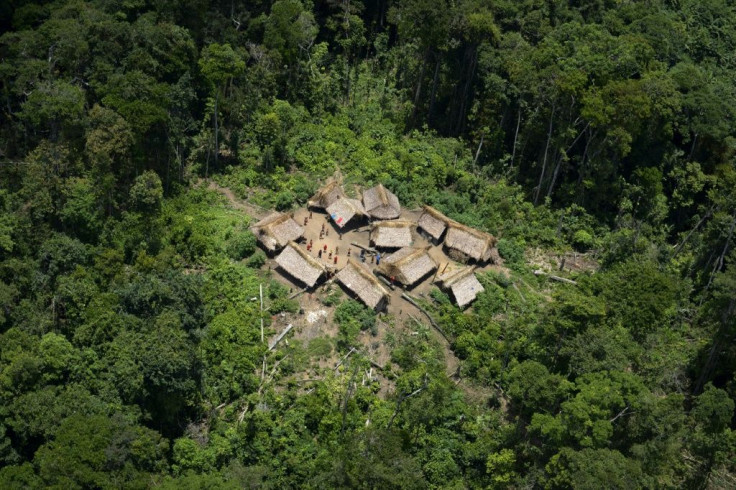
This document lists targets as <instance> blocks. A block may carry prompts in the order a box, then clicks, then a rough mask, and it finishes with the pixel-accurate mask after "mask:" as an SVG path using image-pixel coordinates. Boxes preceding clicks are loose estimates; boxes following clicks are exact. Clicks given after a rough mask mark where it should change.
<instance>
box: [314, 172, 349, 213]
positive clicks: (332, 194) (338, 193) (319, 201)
mask: <svg viewBox="0 0 736 490" xmlns="http://www.w3.org/2000/svg"><path fill="white" fill-rule="evenodd" d="M341 197H345V192H344V191H343V189H342V184H340V181H339V180H338V179H336V178H334V177H332V178H330V180H328V181H327V183H326V184H325V185H323V186H322V187H320V188H319V190H318V191H317V193H316V194H315V195H313V196H312V197H311V198H310V199H309V200H308V201H307V206H308V207H310V208H323V209H327V208H328V207H329V206H330V205H331V204H332V203H334V202H335V201H337V200H338V199H340V198H341Z"/></svg>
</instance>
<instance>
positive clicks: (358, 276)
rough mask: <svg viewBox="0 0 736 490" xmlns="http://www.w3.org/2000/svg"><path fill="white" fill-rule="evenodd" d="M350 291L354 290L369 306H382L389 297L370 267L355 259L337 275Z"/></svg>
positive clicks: (350, 260)
mask: <svg viewBox="0 0 736 490" xmlns="http://www.w3.org/2000/svg"><path fill="white" fill-rule="evenodd" d="M335 277H336V278H337V280H338V281H340V283H341V284H342V285H343V286H345V287H346V288H347V289H348V290H349V291H352V292H353V293H354V294H355V295H356V296H357V297H358V298H360V300H361V301H362V302H363V303H365V304H366V305H367V306H368V307H369V308H373V309H374V310H375V309H377V308H380V307H381V306H382V304H383V302H384V301H386V300H387V299H388V291H386V289H384V287H383V286H381V283H380V282H379V281H378V279H377V278H376V277H375V276H374V275H373V274H372V273H371V271H370V270H368V268H367V267H366V266H364V265H362V264H360V263H358V262H356V261H354V260H353V259H348V263H347V265H346V266H345V267H343V268H342V270H341V271H340V272H338V273H337V276H335Z"/></svg>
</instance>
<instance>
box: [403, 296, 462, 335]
mask: <svg viewBox="0 0 736 490" xmlns="http://www.w3.org/2000/svg"><path fill="white" fill-rule="evenodd" d="M401 297H402V298H404V299H405V300H406V301H408V302H409V303H411V304H412V305H414V306H415V307H416V308H417V309H418V310H419V311H421V312H422V313H424V316H426V317H427V319H429V323H431V324H432V326H433V327H434V328H435V330H437V331H438V332H439V333H440V335H442V337H443V338H444V339H445V340H446V341H447V343H448V344H451V343H452V342H451V341H450V338H449V337H448V336H447V335H445V332H443V331H442V329H441V328H440V326H439V325H437V323H436V322H435V321H434V318H432V315H430V314H429V313H428V312H427V310H425V309H424V308H422V307H421V306H420V305H419V303H417V302H416V301H414V298H412V297H411V296H409V295H408V294H406V293H401Z"/></svg>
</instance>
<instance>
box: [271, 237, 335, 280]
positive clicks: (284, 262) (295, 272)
mask: <svg viewBox="0 0 736 490" xmlns="http://www.w3.org/2000/svg"><path fill="white" fill-rule="evenodd" d="M276 263H277V264H278V265H279V267H281V268H282V269H284V270H285V271H286V272H288V273H289V275H291V276H292V277H294V278H296V279H298V280H300V281H301V282H303V283H304V284H306V285H307V286H309V287H312V286H314V284H315V283H316V282H317V280H318V279H319V278H320V276H321V275H322V274H323V273H324V272H325V266H324V265H322V264H320V263H319V262H317V261H316V260H315V259H313V258H312V257H311V256H310V255H309V254H308V253H306V252H305V251H304V250H302V249H301V248H299V245H297V244H296V243H294V242H290V243H289V244H288V245H287V246H286V247H284V251H283V252H281V253H280V254H279V255H278V257H276Z"/></svg>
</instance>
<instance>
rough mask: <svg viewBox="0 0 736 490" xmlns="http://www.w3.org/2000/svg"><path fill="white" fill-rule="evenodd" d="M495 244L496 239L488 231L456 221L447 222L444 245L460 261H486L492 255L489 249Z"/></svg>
mask: <svg viewBox="0 0 736 490" xmlns="http://www.w3.org/2000/svg"><path fill="white" fill-rule="evenodd" d="M495 244H496V239H495V238H494V237H493V236H491V235H489V234H488V233H484V232H482V231H478V230H476V229H473V228H470V227H468V226H465V225H461V224H460V223H458V222H456V221H449V222H448V223H447V234H446V235H445V247H447V249H448V250H449V255H450V257H452V258H453V259H456V260H459V261H460V262H467V261H468V260H469V259H472V260H474V261H476V262H487V261H488V260H489V259H490V258H491V256H492V253H491V250H492V249H493V247H494V246H495Z"/></svg>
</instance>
